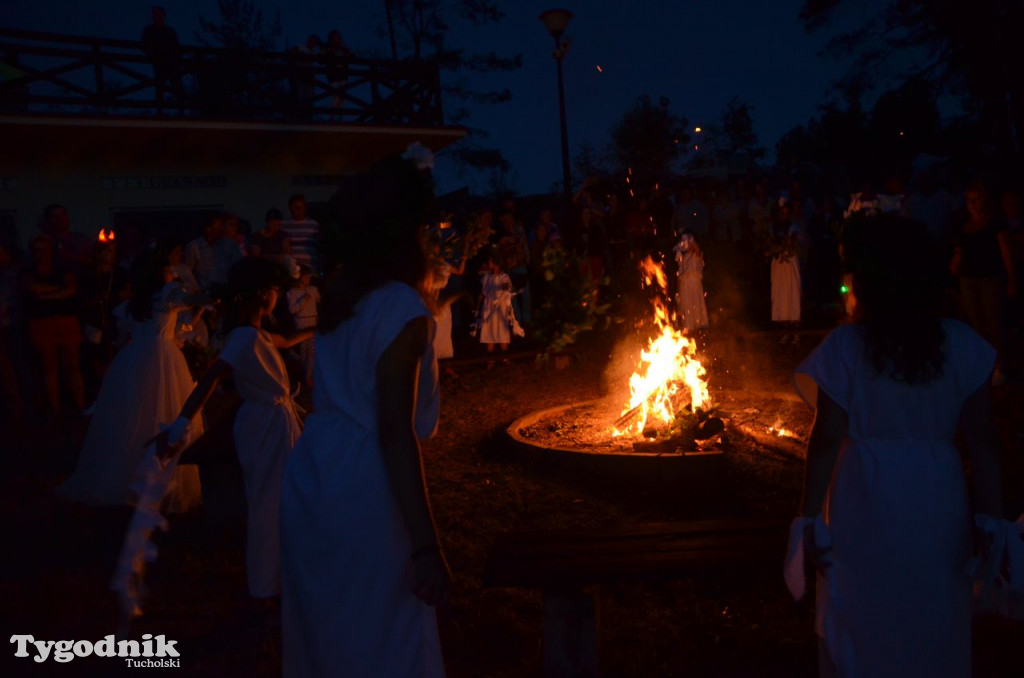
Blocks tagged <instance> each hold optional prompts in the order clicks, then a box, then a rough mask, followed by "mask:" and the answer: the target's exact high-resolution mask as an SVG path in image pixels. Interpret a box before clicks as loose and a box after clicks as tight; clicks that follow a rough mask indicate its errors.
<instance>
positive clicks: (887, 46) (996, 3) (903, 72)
mask: <svg viewBox="0 0 1024 678" xmlns="http://www.w3.org/2000/svg"><path fill="white" fill-rule="evenodd" d="M851 4H852V3H851V2H850V0H805V3H804V6H803V9H802V10H801V12H800V18H801V19H802V20H803V22H804V24H805V26H806V27H807V29H808V30H811V31H815V30H822V29H823V28H824V27H826V26H827V25H829V23H830V21H831V20H832V19H833V18H836V17H838V16H839V15H841V14H842V12H843V10H844V9H846V8H847V6H849V5H851ZM1022 34H1024V3H1021V2H1020V0H975V1H974V2H971V3H964V2H961V1H959V0H931V1H929V2H913V1H911V0H885V3H884V6H883V9H882V10H881V11H880V12H878V13H876V14H875V15H874V16H873V17H872V18H870V19H869V20H867V21H866V22H863V23H861V24H859V25H858V26H856V27H855V28H854V29H853V30H849V31H845V32H840V33H838V34H835V35H834V36H833V37H832V38H831V40H830V41H829V44H828V46H827V47H826V50H825V51H826V53H827V54H832V55H834V56H848V55H852V56H853V58H854V63H853V65H852V67H851V69H850V72H849V74H848V76H847V79H849V78H856V79H859V80H860V81H862V82H872V81H873V82H879V80H882V78H880V77H879V75H880V74H885V73H886V72H887V71H886V69H893V68H895V70H894V71H893V72H892V77H893V78H894V79H895V80H896V81H897V82H906V81H908V80H911V79H921V80H926V81H927V82H929V83H930V84H931V85H932V86H933V87H935V93H936V94H939V93H944V94H951V95H954V96H957V97H958V98H960V99H961V101H962V102H963V104H964V108H965V109H966V111H967V112H968V113H969V114H971V115H972V116H974V117H975V118H976V119H978V120H979V121H980V122H982V123H983V125H984V127H986V128H988V129H989V130H990V132H989V133H990V135H991V136H990V138H989V139H988V141H989V142H990V143H992V144H994V145H996V146H998V147H1002V148H1007V149H1012V152H1013V154H1015V155H1017V156H1018V158H1019V155H1020V152H1021V149H1020V140H1019V130H1020V129H1021V127H1022V125H1024V103H1022V102H1024V59H1021V58H1020V55H1019V51H1020V48H1019V36H1020V35H1022Z"/></svg>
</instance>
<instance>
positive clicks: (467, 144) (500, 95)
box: [384, 0, 522, 183]
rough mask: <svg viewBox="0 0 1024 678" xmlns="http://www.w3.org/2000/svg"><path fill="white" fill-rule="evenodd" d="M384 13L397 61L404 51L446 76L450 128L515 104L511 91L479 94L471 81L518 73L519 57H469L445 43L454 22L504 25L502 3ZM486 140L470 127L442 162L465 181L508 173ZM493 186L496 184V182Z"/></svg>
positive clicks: (436, 3) (480, 0) (390, 5)
mask: <svg viewBox="0 0 1024 678" xmlns="http://www.w3.org/2000/svg"><path fill="white" fill-rule="evenodd" d="M384 9H385V13H386V16H387V27H386V30H387V34H388V36H389V38H390V41H391V45H392V50H393V55H394V56H395V58H397V56H398V54H399V53H400V52H402V51H404V52H405V53H406V54H407V55H408V58H410V59H413V60H415V61H433V62H435V63H436V64H437V65H438V66H439V67H440V68H441V70H442V71H443V73H444V74H445V76H446V77H445V78H444V80H443V82H442V85H441V91H442V94H443V95H444V97H445V104H446V106H445V109H446V114H445V117H446V118H447V122H448V123H450V124H454V125H465V123H466V122H467V121H468V120H469V118H470V107H471V106H472V105H475V104H500V103H503V102H505V101H508V100H509V99H511V98H512V93H511V91H510V90H509V89H507V88H505V89H476V88H474V87H473V86H472V85H471V82H470V79H471V76H472V75H475V74H494V73H500V72H507V71H512V70H515V69H517V68H519V67H520V66H522V55H521V54H516V55H514V56H502V55H499V54H496V53H495V52H487V53H480V54H476V53H468V52H466V51H465V50H464V49H461V48H458V47H454V46H452V45H450V44H448V41H447V39H448V35H449V33H450V31H451V23H452V21H453V20H458V21H462V22H466V23H468V24H470V25H471V26H483V25H486V24H493V23H498V22H500V21H501V20H502V19H504V18H505V14H504V13H503V12H502V11H501V10H500V9H499V8H498V3H496V2H492V1H491V0H384ZM488 84H490V83H488ZM453 102H454V105H453ZM487 138H488V134H487V133H486V132H485V131H483V130H481V129H478V128H473V127H468V128H467V136H466V138H464V139H463V140H461V141H459V142H458V143H456V144H453V145H452V146H450V147H448V148H446V149H445V150H443V151H441V153H440V154H439V156H440V157H448V158H451V159H452V160H453V161H454V162H455V164H456V168H457V169H458V171H459V173H460V174H461V175H465V174H466V173H467V171H468V170H469V169H474V170H485V171H487V172H489V173H491V174H492V175H493V173H494V172H498V173H507V172H508V171H509V169H510V167H509V164H508V161H507V160H506V159H505V158H504V156H503V155H502V154H501V152H500V151H498V150H497V149H495V148H493V147H490V146H488V145H487V144H486V139H487ZM491 181H492V183H493V181H494V179H493V176H492V180H491Z"/></svg>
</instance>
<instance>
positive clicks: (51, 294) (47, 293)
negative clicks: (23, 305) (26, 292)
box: [32, 272, 78, 301]
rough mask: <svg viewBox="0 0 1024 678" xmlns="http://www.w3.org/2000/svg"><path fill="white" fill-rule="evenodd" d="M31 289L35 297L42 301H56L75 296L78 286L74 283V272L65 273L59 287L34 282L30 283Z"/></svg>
mask: <svg viewBox="0 0 1024 678" xmlns="http://www.w3.org/2000/svg"><path fill="white" fill-rule="evenodd" d="M32 291H33V293H35V295H36V296H37V297H39V298H40V299H42V300H44V301H58V300H60V299H70V298H71V297H73V296H75V294H76V293H77V292H78V287H77V286H76V284H75V274H74V273H70V272H69V273H65V274H64V284H63V285H62V286H61V287H56V286H55V285H45V284H43V285H40V284H38V283H34V284H33V285H32Z"/></svg>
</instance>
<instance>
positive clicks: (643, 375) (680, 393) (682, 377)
mask: <svg viewBox="0 0 1024 678" xmlns="http://www.w3.org/2000/svg"><path fill="white" fill-rule="evenodd" d="M640 270H641V272H642V273H643V281H644V286H645V287H650V286H651V285H657V290H658V294H657V295H656V296H655V297H654V300H653V302H652V304H653V306H654V319H653V322H654V326H655V329H656V331H657V334H656V335H655V337H654V338H653V339H652V340H651V341H650V343H649V344H648V346H647V348H646V349H645V350H642V351H641V352H640V364H639V365H638V366H637V368H636V370H635V371H634V373H633V375H632V376H631V377H630V378H629V391H630V398H629V403H628V404H627V405H626V406H625V407H624V408H623V412H622V415H621V416H620V417H619V419H618V420H617V421H616V422H615V423H614V425H613V426H612V436H642V435H644V432H645V430H648V429H649V427H651V426H652V425H659V426H671V425H672V424H674V423H675V421H676V415H677V413H681V412H683V411H684V409H688V410H689V412H692V413H697V412H698V411H700V410H702V411H707V410H709V409H710V405H711V397H710V396H709V394H708V386H707V380H706V379H705V376H706V374H707V371H706V370H705V369H704V367H703V365H701V364H700V362H699V361H698V360H697V359H696V355H697V344H696V343H695V342H694V341H693V339H691V338H690V337H687V336H684V335H683V333H682V332H680V331H678V330H676V329H675V328H674V327H673V326H672V317H673V315H674V313H672V312H671V311H670V310H669V307H668V304H667V302H666V299H668V296H669V295H668V281H667V279H666V277H665V272H664V270H662V268H661V265H660V264H657V263H655V262H654V261H653V260H652V259H651V258H650V257H647V258H646V259H644V261H643V262H642V263H641V266H640Z"/></svg>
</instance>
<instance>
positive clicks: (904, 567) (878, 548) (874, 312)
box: [787, 217, 1019, 678]
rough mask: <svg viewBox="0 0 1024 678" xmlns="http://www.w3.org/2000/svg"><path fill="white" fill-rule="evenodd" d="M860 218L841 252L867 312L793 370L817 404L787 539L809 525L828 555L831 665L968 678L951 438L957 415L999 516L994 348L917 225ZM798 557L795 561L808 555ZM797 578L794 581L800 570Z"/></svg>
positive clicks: (824, 664) (827, 661) (816, 552)
mask: <svg viewBox="0 0 1024 678" xmlns="http://www.w3.org/2000/svg"><path fill="white" fill-rule="evenodd" d="M862 228H863V229H864V232H863V234H864V236H865V237H864V238H863V240H862V243H861V244H862V247H860V248H858V251H856V252H848V253H847V256H849V257H851V261H852V263H853V267H854V280H853V283H854V288H855V291H856V294H857V306H858V308H857V316H856V318H857V320H856V322H853V323H850V324H847V325H843V326H841V327H840V328H839V329H837V330H835V331H834V332H832V333H831V334H830V335H829V336H828V337H826V338H825V340H824V341H823V342H822V343H821V345H820V346H819V347H818V348H817V349H815V351H814V352H813V353H812V354H811V355H810V356H809V357H808V358H807V359H806V360H805V361H804V362H803V364H801V365H800V367H798V368H797V372H796V377H797V386H798V390H799V391H800V394H801V395H802V396H803V397H804V398H805V399H806V400H807V402H808V403H810V404H811V405H814V406H816V408H817V413H816V416H815V421H814V428H813V430H812V432H811V437H810V441H809V443H808V448H807V472H806V480H805V490H804V499H803V516H804V517H803V519H802V520H798V521H795V523H794V531H793V533H792V537H791V539H793V540H794V541H795V540H798V539H799V538H800V536H801V534H802V535H803V537H804V543H805V547H806V549H807V550H808V551H809V552H810V553H811V555H812V558H813V559H814V560H815V561H816V563H817V564H818V565H819V567H820V573H819V575H818V620H817V632H818V634H819V636H820V637H821V649H822V652H821V662H820V665H821V673H822V675H824V676H832V675H836V676H844V677H845V676H851V677H860V676H871V677H872V678H886V677H888V676H892V677H893V678H895V677H897V676H900V677H902V676H949V677H954V676H962V677H965V678H966V677H967V676H969V675H970V672H971V580H970V578H969V577H968V574H967V566H968V560H969V559H970V557H971V553H972V539H971V529H972V520H971V508H972V507H971V505H970V502H969V501H968V492H967V483H966V480H965V477H964V471H963V466H962V462H961V457H960V453H959V452H958V450H957V446H956V443H955V440H954V439H955V437H956V435H957V432H958V423H960V424H962V431H963V434H964V440H965V441H966V443H967V448H968V452H969V454H970V460H971V467H972V471H973V480H974V495H973V502H974V505H973V510H974V511H975V512H977V513H978V514H984V515H987V516H993V517H995V518H999V517H1001V513H1002V500H1001V484H1000V473H999V454H998V450H997V449H996V443H995V441H996V438H995V432H994V429H993V424H992V417H991V411H990V407H989V377H990V375H991V373H992V367H993V364H994V361H995V351H994V350H993V349H992V347H991V346H990V345H989V344H987V343H986V342H985V341H984V340H983V339H982V338H981V337H980V336H979V335H978V334H976V333H975V332H974V331H973V330H971V329H970V328H969V327H968V326H966V325H964V324H963V323H960V322H958V321H955V320H949V319H943V318H942V315H941V309H942V278H941V267H940V265H939V261H938V258H937V257H935V256H934V252H933V251H932V250H930V249H929V248H928V247H927V246H926V245H927V243H928V236H927V234H926V231H925V228H924V226H923V225H921V224H920V223H919V222H916V221H910V220H906V219H901V218H898V217H879V218H878V219H877V220H874V221H871V222H868V223H866V224H865V225H864V226H863V227H862ZM995 518H993V519H992V520H991V521H990V522H993V523H999V522H1001V521H998V520H995ZM987 520H988V519H983V522H985V521H987ZM979 524H982V523H979ZM1014 534H1016V532H1014ZM1017 538H1019V537H1017ZM798 552H799V550H798V549H796V548H792V549H791V553H794V554H795V553H798ZM790 565H795V566H796V568H797V570H799V565H800V558H798V557H796V556H793V557H792V561H791V562H790ZM787 579H788V581H789V583H790V588H791V590H793V591H794V594H795V595H796V594H799V593H800V591H801V588H802V584H803V582H802V579H801V578H800V577H799V576H798V573H794V572H793V571H792V570H790V574H789V576H788V577H787Z"/></svg>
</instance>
